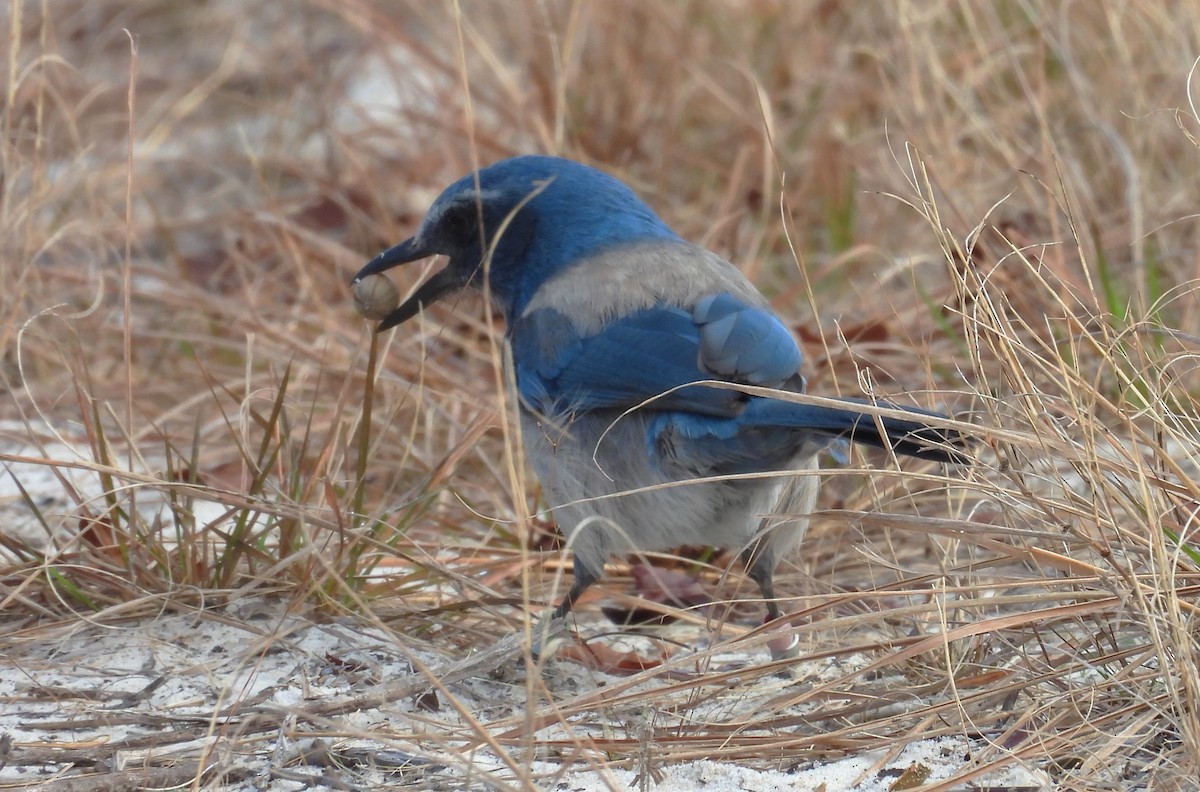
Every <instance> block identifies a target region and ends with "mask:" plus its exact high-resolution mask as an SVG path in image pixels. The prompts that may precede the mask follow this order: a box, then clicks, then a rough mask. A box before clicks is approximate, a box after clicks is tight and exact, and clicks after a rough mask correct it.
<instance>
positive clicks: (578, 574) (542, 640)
mask: <svg viewBox="0 0 1200 792" xmlns="http://www.w3.org/2000/svg"><path fill="white" fill-rule="evenodd" d="M599 579H600V575H599V573H597V572H593V571H592V570H591V568H589V567H587V566H585V565H584V564H582V563H580V561H579V558H578V557H576V558H575V581H574V583H572V584H571V590H570V591H568V592H567V595H566V596H565V597H563V598H562V602H560V603H558V607H556V608H555V609H554V610H553V611H552V612H551V613H550V618H548V619H546V618H542V619H539V620H538V622H537V623H536V624H534V625H533V630H532V632H533V643H532V645H531V646H530V647H529V654H530V656H532V657H533V659H534V660H537V659H538V658H539V657H540V656H541V655H542V653H543V650H544V649H545V648H546V647H545V645H544V644H548V643H550V641H551V639H553V638H555V637H556V636H557V634H558V633H560V632H565V630H566V617H567V614H569V613H570V612H571V609H572V608H573V607H575V603H576V602H578V601H579V598H580V597H581V596H582V595H583V592H585V591H587V590H588V588H590V587H591V585H592V584H593V583H595V582H596V581H597V580H599ZM550 653H551V654H552V653H553V651H551V652H550Z"/></svg>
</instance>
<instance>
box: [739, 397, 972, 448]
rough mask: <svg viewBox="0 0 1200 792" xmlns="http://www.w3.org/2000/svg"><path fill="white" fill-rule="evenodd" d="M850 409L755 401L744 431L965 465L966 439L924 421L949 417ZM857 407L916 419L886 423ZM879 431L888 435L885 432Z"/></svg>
mask: <svg viewBox="0 0 1200 792" xmlns="http://www.w3.org/2000/svg"><path fill="white" fill-rule="evenodd" d="M840 401H843V402H845V404H846V405H847V407H846V409H838V408H835V407H818V406H815V405H809V404H795V403H793V402H785V401H780V400H778V399H755V400H752V401H751V402H750V403H749V404H748V405H747V406H746V411H745V412H743V413H742V414H741V415H740V416H738V418H739V422H740V423H742V424H743V425H746V424H753V425H757V426H778V427H780V428H791V429H808V430H811V431H814V432H820V433H821V434H825V435H829V436H830V437H838V438H846V439H847V440H850V441H852V442H855V443H862V444H864V445H869V446H874V447H875V448H885V449H888V448H890V449H891V450H893V451H895V452H896V453H897V454H904V455H906V456H912V457H918V458H920V459H932V460H935V461H937V462H953V463H965V462H967V461H969V457H968V456H967V454H966V452H965V449H966V447H967V439H966V437H964V436H963V434H962V433H961V432H959V431H957V430H954V429H943V428H939V427H934V426H930V425H929V424H928V423H927V422H926V421H924V420H922V418H935V419H945V418H946V417H947V416H944V415H941V414H939V413H935V412H929V411H927V410H921V409H917V408H915V407H904V406H900V405H896V404H889V403H887V402H866V401H860V400H856V399H842V400H840ZM856 405H861V406H866V407H881V408H885V409H889V410H903V411H904V412H906V413H908V414H910V415H912V416H913V418H912V419H901V418H887V417H883V416H876V415H870V414H867V413H864V412H862V411H861V410H858V409H855V406H856ZM880 426H882V428H883V431H882V433H881V432H880Z"/></svg>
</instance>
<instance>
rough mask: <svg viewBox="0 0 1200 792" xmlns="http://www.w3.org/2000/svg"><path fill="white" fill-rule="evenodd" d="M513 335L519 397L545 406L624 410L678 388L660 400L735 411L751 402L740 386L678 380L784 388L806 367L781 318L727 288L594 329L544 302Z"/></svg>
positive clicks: (671, 405)
mask: <svg viewBox="0 0 1200 792" xmlns="http://www.w3.org/2000/svg"><path fill="white" fill-rule="evenodd" d="M510 335H511V338H512V345H513V359H514V362H515V364H516V372H517V387H518V389H519V391H520V394H521V397H522V399H524V400H525V401H526V402H527V403H528V404H530V405H531V406H533V407H534V409H537V410H539V411H542V412H547V413H553V412H560V411H563V410H595V409H602V408H621V409H625V408H629V407H633V406H635V405H637V404H640V403H642V402H643V401H645V400H647V399H649V398H651V397H653V396H658V395H660V394H663V393H665V392H666V391H670V390H672V389H673V388H679V390H675V391H674V392H673V393H671V394H669V395H666V396H663V397H662V398H661V399H659V400H658V401H656V402H655V403H654V406H655V407H656V408H657V409H662V410H683V411H688V412H695V413H699V414H703V415H712V416H733V415H736V414H737V413H738V412H739V411H740V410H741V409H742V407H743V406H744V403H745V397H744V396H743V395H742V394H740V393H739V392H737V391H734V390H721V389H716V388H706V387H702V386H695V387H682V388H681V387H680V386H686V385H688V384H689V383H694V382H697V381H700V380H714V379H715V380H727V381H730V382H737V383H742V384H749V385H762V386H766V387H780V386H782V385H784V384H785V383H786V382H788V380H789V379H791V378H792V377H794V376H796V374H797V373H798V371H799V369H800V349H799V348H798V347H797V346H796V342H795V341H794V340H793V339H792V336H791V334H790V333H789V332H788V330H787V328H786V327H784V325H783V323H782V322H780V321H779V319H778V318H777V317H776V316H775V315H774V314H772V313H771V312H770V311H768V310H766V309H764V308H761V307H759V306H754V305H747V304H745V303H743V302H741V301H740V300H738V299H736V298H735V297H733V296H731V295H729V294H718V295H713V296H710V297H706V298H704V299H702V300H700V301H699V302H698V303H697V304H696V305H695V307H693V308H692V309H691V310H687V309H683V308H677V307H672V306H667V305H659V306H655V307H652V308H647V309H643V310H640V311H637V312H635V313H632V314H630V315H628V316H625V317H622V318H620V319H616V320H613V321H610V322H609V323H607V324H606V325H605V326H604V328H603V329H602V330H601V331H600V332H599V333H596V334H595V335H591V336H581V335H580V334H579V333H578V331H576V329H575V325H574V323H573V322H572V321H571V319H570V317H568V316H565V315H563V314H562V313H560V312H558V311H555V310H553V309H550V308H543V309H540V310H537V311H534V312H532V313H530V314H529V315H527V316H524V317H522V318H521V319H519V320H518V321H517V322H515V323H514V325H513V327H512V328H511V331H510Z"/></svg>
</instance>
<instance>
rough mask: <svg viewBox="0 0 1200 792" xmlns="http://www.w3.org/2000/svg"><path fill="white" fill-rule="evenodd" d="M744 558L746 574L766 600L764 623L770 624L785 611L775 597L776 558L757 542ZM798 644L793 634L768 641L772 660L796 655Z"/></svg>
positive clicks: (743, 555) (745, 553)
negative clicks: (780, 607) (764, 550)
mask: <svg viewBox="0 0 1200 792" xmlns="http://www.w3.org/2000/svg"><path fill="white" fill-rule="evenodd" d="M742 560H743V561H745V563H746V574H747V575H749V576H750V579H751V580H753V581H754V582H755V583H757V584H758V588H759V590H760V591H762V595H763V599H765V600H766V603H767V618H766V619H764V620H763V623H764V624H769V623H771V622H773V621H775V620H776V619H781V618H783V611H781V610H780V609H779V601H778V600H777V599H776V598H775V558H774V557H773V556H772V555H771V554H770V553H767V552H763V549H762V547H761V545H757V544H756V545H754V546H753V547H751V548H750V549H749V550H747V551H746V552H744V553H742ZM798 644H799V639H798V638H797V637H796V636H795V635H791V634H786V635H780V636H779V637H778V638H772V639H770V640H769V641H767V647H768V648H769V649H770V650H771V659H772V660H780V659H782V658H785V657H796V655H797V649H796V647H797V645H798Z"/></svg>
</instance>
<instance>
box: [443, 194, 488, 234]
mask: <svg viewBox="0 0 1200 792" xmlns="http://www.w3.org/2000/svg"><path fill="white" fill-rule="evenodd" d="M478 220H479V207H478V206H476V205H475V202H474V201H471V202H469V203H465V202H464V203H460V204H456V205H454V206H451V207H450V208H448V209H447V210H446V213H445V214H444V215H442V219H441V222H440V223H438V225H439V226H441V229H442V233H443V234H444V235H445V236H446V237H447V238H448V239H453V240H455V241H459V242H466V241H470V238H471V237H472V236H474V235H476V234H478V233H479V232H478V231H477V230H476V229H477V226H478Z"/></svg>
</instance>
